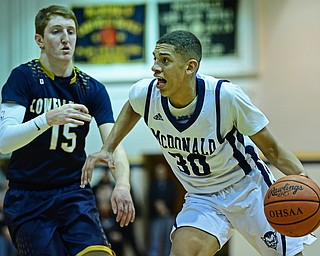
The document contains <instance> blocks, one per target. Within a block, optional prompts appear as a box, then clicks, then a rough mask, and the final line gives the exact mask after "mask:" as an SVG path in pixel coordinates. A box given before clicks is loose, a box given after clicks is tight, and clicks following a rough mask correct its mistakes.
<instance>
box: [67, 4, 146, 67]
mask: <svg viewBox="0 0 320 256" xmlns="http://www.w3.org/2000/svg"><path fill="white" fill-rule="evenodd" d="M73 11H74V13H75V15H76V17H77V19H78V24H79V29H78V40H77V48H76V52H75V55H74V60H75V62H77V63H84V64H111V63H118V64H119V63H129V62H130V63H131V62H137V63H141V62H144V61H145V34H144V32H145V27H144V26H145V5H130V4H126V5H92V6H85V7H74V8H73Z"/></svg>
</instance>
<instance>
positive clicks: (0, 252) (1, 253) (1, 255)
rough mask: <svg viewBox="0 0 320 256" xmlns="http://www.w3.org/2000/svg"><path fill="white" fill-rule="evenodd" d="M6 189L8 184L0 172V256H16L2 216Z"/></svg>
mask: <svg viewBox="0 0 320 256" xmlns="http://www.w3.org/2000/svg"><path fill="white" fill-rule="evenodd" d="M7 189H8V182H7V181H6V180H5V178H4V177H3V176H2V173H1V170H0V256H18V252H17V250H16V249H15V248H14V246H13V244H12V241H11V238H10V234H9V230H8V227H7V225H6V223H5V220H4V214H3V199H4V195H5V193H6V191H7Z"/></svg>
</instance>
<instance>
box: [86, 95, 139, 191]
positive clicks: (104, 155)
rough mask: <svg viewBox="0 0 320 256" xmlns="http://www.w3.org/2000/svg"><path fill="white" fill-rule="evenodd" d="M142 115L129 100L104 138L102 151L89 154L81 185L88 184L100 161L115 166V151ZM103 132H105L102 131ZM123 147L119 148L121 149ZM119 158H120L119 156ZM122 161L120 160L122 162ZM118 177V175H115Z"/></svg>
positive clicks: (112, 167)
mask: <svg viewBox="0 0 320 256" xmlns="http://www.w3.org/2000/svg"><path fill="white" fill-rule="evenodd" d="M140 118H141V116H140V115H139V114H137V113H136V112H135V111H134V110H133V109H132V107H131V105H130V103H129V101H127V102H126V103H125V104H124V106H123V107H122V109H121V111H120V114H119V116H118V118H117V120H116V122H115V124H114V125H113V127H112V129H111V132H110V133H108V134H109V135H108V136H107V138H106V139H105V138H104V135H102V138H103V141H104V143H103V146H102V148H101V150H100V151H98V152H95V153H92V154H89V155H88V157H87V159H86V161H85V163H84V166H83V168H82V175H81V185H82V186H83V185H87V184H88V183H89V182H90V181H91V179H92V172H93V169H94V167H95V166H96V165H97V164H99V163H104V164H107V165H108V166H109V168H111V169H114V168H115V159H114V153H116V152H115V150H116V148H117V147H118V145H119V144H120V142H121V141H122V139H123V138H124V137H125V136H126V135H127V134H128V133H129V132H130V131H131V130H132V129H133V127H134V126H135V125H136V123H137V122H138V121H139V119H140ZM101 134H103V133H101ZM120 149H121V148H119V150H120ZM118 159H119V158H118ZM120 162H122V161H118V163H119V164H120ZM115 178H116V177H115Z"/></svg>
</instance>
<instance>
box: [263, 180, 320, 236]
mask: <svg viewBox="0 0 320 256" xmlns="http://www.w3.org/2000/svg"><path fill="white" fill-rule="evenodd" d="M319 198H320V188H319V187H318V185H317V184H316V183H315V182H314V181H312V180H311V179H309V178H307V177H303V176H300V175H288V176H284V177H282V178H280V179H278V180H277V181H276V182H274V183H273V184H272V185H271V186H270V187H269V189H268V191H267V193H266V195H265V198H264V212H265V216H266V218H267V220H268V222H269V223H270V225H271V226H272V227H273V228H274V229H275V230H276V231H277V232H279V233H281V234H283V235H286V236H292V237H300V236H304V235H307V234H310V233H311V232H313V231H314V230H316V229H317V228H318V226H319V225H320V200H319Z"/></svg>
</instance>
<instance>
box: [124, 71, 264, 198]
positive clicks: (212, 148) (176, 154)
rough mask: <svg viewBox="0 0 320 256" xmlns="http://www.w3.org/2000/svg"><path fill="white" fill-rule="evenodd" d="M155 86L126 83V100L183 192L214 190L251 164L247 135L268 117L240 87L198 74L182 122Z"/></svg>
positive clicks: (241, 174) (236, 178)
mask: <svg viewBox="0 0 320 256" xmlns="http://www.w3.org/2000/svg"><path fill="white" fill-rule="evenodd" d="M155 85H156V79H154V80H151V79H143V80H140V81H139V82H137V83H136V84H134V85H132V87H131V88H130V93H129V100H130V103H131V105H132V107H133V109H134V110H135V111H136V112H137V113H139V114H140V115H141V116H143V117H144V121H145V123H146V124H147V126H148V127H149V128H150V129H151V131H152V133H153V135H154V137H155V138H156V139H157V141H158V142H159V144H160V147H161V150H162V152H163V154H164V157H165V158H166V160H167V161H168V163H169V165H170V166H171V168H172V171H173V172H174V174H175V175H176V177H177V178H178V180H179V181H180V182H181V183H182V185H183V186H184V188H185V189H186V191H187V192H190V193H213V192H216V191H219V190H221V189H224V188H226V187H228V186H230V185H231V184H233V183H235V182H237V181H239V180H240V179H241V178H243V177H244V176H245V175H246V174H247V173H249V172H250V171H251V170H252V169H253V168H255V167H256V163H257V159H258V151H257V148H256V147H255V145H254V144H253V142H252V141H251V140H250V138H249V137H248V136H250V135H253V134H255V133H257V132H259V131H260V130H261V129H263V128H264V127H265V126H266V125H267V124H268V120H267V118H266V117H265V115H264V114H263V113H262V112H261V111H260V110H259V109H258V108H257V107H256V106H254V105H253V104H252V102H251V101H250V99H249V98H248V96H247V95H246V94H245V93H244V92H243V91H242V90H241V89H240V87H239V86H236V85H234V84H232V83H230V82H228V81H223V80H218V79H216V78H214V77H210V76H206V75H200V74H199V75H197V92H198V99H197V103H196V108H195V111H194V113H193V114H192V115H191V117H190V119H189V120H188V121H187V122H186V123H181V122H178V121H177V120H176V119H175V117H174V116H172V114H171V113H170V111H169V107H168V98H166V97H163V96H161V94H160V91H159V90H158V89H157V88H156V86H155Z"/></svg>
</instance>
